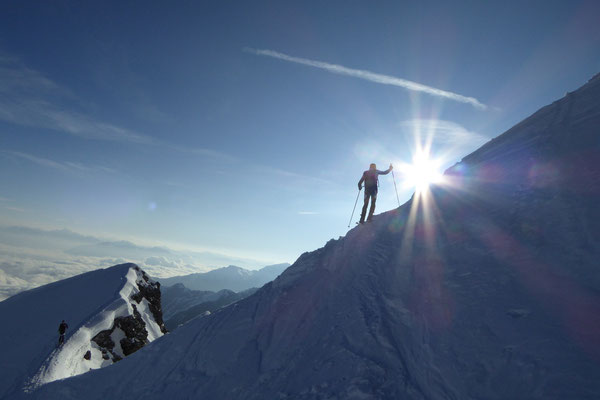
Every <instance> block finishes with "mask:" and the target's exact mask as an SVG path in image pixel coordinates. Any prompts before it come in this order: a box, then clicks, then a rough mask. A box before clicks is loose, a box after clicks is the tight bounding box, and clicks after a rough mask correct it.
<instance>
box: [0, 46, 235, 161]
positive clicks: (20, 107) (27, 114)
mask: <svg viewBox="0 0 600 400" xmlns="http://www.w3.org/2000/svg"><path fill="white" fill-rule="evenodd" d="M77 101H78V99H77V97H76V96H75V95H74V94H73V93H71V91H69V90H67V89H66V88H63V87H61V86H60V85H59V84H57V83H55V82H53V81H52V80H51V79H49V78H47V77H45V76H44V75H43V74H42V73H40V72H38V71H36V70H34V69H31V68H28V67H26V66H25V65H23V63H21V62H20V60H19V59H18V58H16V57H10V56H7V55H4V54H0V120H3V121H6V122H9V123H12V124H15V125H21V126H28V127H35V128H44V129H51V130H54V131H58V132H64V133H67V134H70V135H71V136H76V137H80V138H83V139H88V140H102V141H112V142H120V143H131V144H140V145H149V146H156V147H161V148H165V147H166V148H169V149H170V150H172V151H176V152H180V153H187V154H193V155H196V156H200V157H207V158H212V159H217V160H222V161H226V162H232V161H236V160H237V159H236V158H235V157H233V156H230V155H228V154H226V153H222V152H219V151H216V150H211V149H206V148H197V147H185V146H177V145H173V144H170V143H165V142H163V141H160V140H158V139H155V138H153V137H151V136H148V135H144V134H142V133H139V132H136V131H134V130H131V129H127V128H123V127H120V126H117V125H114V124H111V123H107V122H104V121H99V120H97V119H95V118H93V117H90V116H89V115H86V114H85V113H82V112H79V111H74V110H73V109H72V108H73V107H70V106H69V104H71V103H73V102H75V103H76V102H77ZM71 105H72V104H71ZM156 112H158V111H157V110H155V113H156ZM163 117H164V116H163ZM46 164H47V166H53V167H55V168H61V166H57V165H49V164H48V163H46ZM71 167H75V168H76V166H73V165H71Z"/></svg>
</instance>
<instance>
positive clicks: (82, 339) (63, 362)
mask: <svg viewBox="0 0 600 400" xmlns="http://www.w3.org/2000/svg"><path fill="white" fill-rule="evenodd" d="M144 275H145V273H144V272H143V271H142V270H140V269H139V267H137V266H132V267H130V268H129V270H128V271H127V274H126V275H125V285H124V286H123V288H122V289H121V290H120V292H119V298H117V299H115V300H114V301H113V302H112V303H111V304H110V305H108V306H107V307H106V308H105V309H104V310H102V311H101V312H100V313H99V314H98V315H96V316H94V317H93V318H92V319H91V320H90V321H88V322H86V323H85V324H84V325H83V326H81V327H80V328H79V329H77V331H76V332H75V333H74V334H72V335H71V337H69V338H68V339H67V340H66V341H65V343H64V345H63V346H61V347H60V348H58V349H56V350H55V351H53V352H52V354H51V355H50V357H48V359H47V360H46V361H45V362H44V364H43V366H42V367H41V368H40V370H39V372H38V373H37V374H36V375H35V377H34V378H33V379H32V380H31V382H30V384H29V385H28V387H29V389H30V390H31V389H35V388H36V387H39V386H40V385H43V384H46V383H48V382H53V381H55V380H58V379H64V378H68V377H71V376H75V375H80V374H83V373H85V372H88V371H90V370H92V369H98V368H103V367H106V366H108V365H111V364H113V363H114V362H115V361H118V360H120V359H122V358H124V357H125V356H126V354H125V352H124V351H123V349H122V347H121V340H126V338H127V335H126V333H125V332H124V331H123V330H122V329H121V328H119V327H114V324H115V319H117V318H118V317H127V316H131V315H134V312H136V311H137V312H138V313H139V315H140V316H141V318H142V320H143V322H144V324H145V328H146V330H147V341H148V342H152V341H153V340H155V339H157V338H159V337H161V336H162V335H163V334H164V333H163V330H164V328H162V329H161V326H160V325H159V324H158V323H157V322H156V320H155V317H154V315H153V314H152V312H151V311H150V304H149V302H148V300H147V299H146V298H145V297H142V298H141V300H140V301H139V302H136V301H135V300H134V297H135V295H137V294H139V293H140V287H148V286H149V285H152V284H153V283H154V282H152V281H149V280H148V277H147V276H146V279H144ZM111 328H114V329H113V331H112V333H111V334H110V337H111V338H112V341H113V343H114V344H115V346H114V348H113V349H111V352H110V353H111V356H112V357H110V356H109V357H107V356H106V353H107V350H106V349H105V348H103V347H101V346H100V345H98V343H96V342H95V341H94V340H93V338H95V337H96V335H98V334H99V333H100V332H102V331H105V330H110V329H111ZM88 352H89V354H88V356H87V357H89V359H88V358H86V357H84V356H85V355H86V353H88Z"/></svg>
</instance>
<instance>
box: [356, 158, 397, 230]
mask: <svg viewBox="0 0 600 400" xmlns="http://www.w3.org/2000/svg"><path fill="white" fill-rule="evenodd" d="M393 168H394V167H393V166H392V164H390V167H389V168H388V169H387V170H385V171H379V170H378V169H377V166H376V165H375V164H371V165H370V166H369V169H368V170H367V171H365V172H363V175H362V178H360V181H358V190H361V189H362V183H363V182H364V183H365V203H364V204H363V208H362V213H361V214H360V221H359V222H360V223H361V224H362V223H364V222H365V215H366V213H367V206H368V205H369V199H371V209H370V210H369V217H368V218H367V221H371V220H372V219H373V213H374V212H375V202H376V201H377V186H378V183H379V175H387V174H389V173H390V171H391V170H392V169H393Z"/></svg>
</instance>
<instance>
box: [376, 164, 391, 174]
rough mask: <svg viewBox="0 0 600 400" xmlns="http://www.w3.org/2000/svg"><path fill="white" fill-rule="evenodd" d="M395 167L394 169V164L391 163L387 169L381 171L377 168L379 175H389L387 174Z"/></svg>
mask: <svg viewBox="0 0 600 400" xmlns="http://www.w3.org/2000/svg"><path fill="white" fill-rule="evenodd" d="M393 169H394V166H393V165H392V164H390V167H389V168H388V169H386V170H385V171H380V170H377V173H378V174H379V175H387V174H389V173H390V171H391V170H393Z"/></svg>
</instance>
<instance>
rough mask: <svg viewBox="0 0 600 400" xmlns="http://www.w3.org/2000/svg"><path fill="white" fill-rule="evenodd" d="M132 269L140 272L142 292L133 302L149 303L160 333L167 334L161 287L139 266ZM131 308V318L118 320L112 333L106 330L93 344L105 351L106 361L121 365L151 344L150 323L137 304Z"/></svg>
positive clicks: (122, 317) (132, 297) (139, 285)
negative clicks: (123, 359) (129, 356)
mask: <svg viewBox="0 0 600 400" xmlns="http://www.w3.org/2000/svg"><path fill="white" fill-rule="evenodd" d="M131 268H133V269H134V270H135V271H136V274H137V276H138V279H137V280H136V282H135V283H136V286H137V289H138V291H136V292H135V293H133V294H131V296H130V297H129V298H130V299H131V300H133V301H134V302H135V303H137V304H138V305H139V304H142V302H144V300H145V302H144V305H145V306H147V308H148V310H149V311H150V312H151V313H152V316H153V317H154V321H155V322H156V324H157V325H158V326H159V328H160V331H161V332H162V333H167V329H166V328H165V324H164V322H163V317H162V309H161V304H160V299H161V293H160V283H158V282H154V281H152V280H151V279H150V277H149V276H148V274H146V272H145V271H143V270H142V269H141V268H139V267H138V266H137V265H132V267H131ZM131 307H132V308H133V312H132V314H131V315H127V316H119V317H116V318H115V319H114V322H113V324H112V326H111V328H110V329H105V330H103V331H101V332H99V333H98V334H97V335H96V336H94V337H93V338H92V341H93V342H94V343H96V344H97V345H98V347H99V348H100V350H101V351H102V356H103V358H104V359H105V360H108V359H112V361H113V362H117V361H119V360H121V359H122V358H123V357H126V356H128V355H130V354H133V353H135V352H136V351H138V350H139V349H141V348H142V347H144V346H145V345H146V344H148V343H149V342H150V340H149V338H148V330H147V329H146V323H145V322H144V319H143V318H142V315H141V314H140V312H139V311H138V307H137V306H136V304H133V302H132V303H131ZM115 341H117V342H118V343H115Z"/></svg>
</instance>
